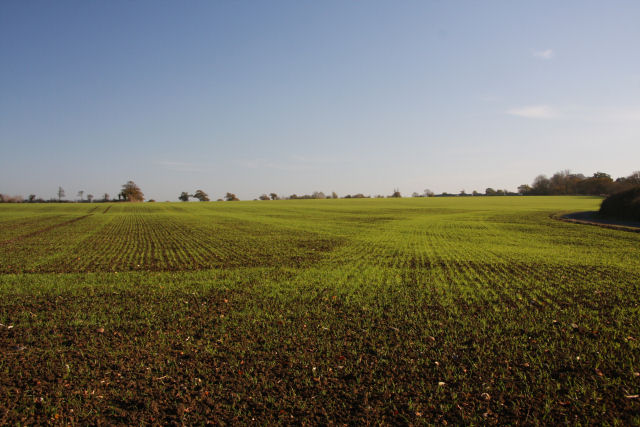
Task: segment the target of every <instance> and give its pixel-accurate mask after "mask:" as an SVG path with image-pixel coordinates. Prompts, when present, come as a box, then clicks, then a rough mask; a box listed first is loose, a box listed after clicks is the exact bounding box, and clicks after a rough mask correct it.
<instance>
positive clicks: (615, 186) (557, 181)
mask: <svg viewBox="0 0 640 427" xmlns="http://www.w3.org/2000/svg"><path fill="white" fill-rule="evenodd" d="M635 187H640V171H636V172H633V173H632V174H631V175H629V176H626V177H620V178H617V179H615V180H614V179H613V178H611V175H609V174H607V173H604V172H596V173H594V174H593V176H590V177H586V176H584V175H583V174H581V173H571V171H569V170H564V171H561V172H556V173H555V174H553V176H551V178H547V176H546V175H538V176H537V177H536V178H535V179H534V180H533V183H532V184H531V185H528V184H523V185H521V186H519V187H518V191H517V192H513V191H509V190H504V189H503V190H496V189H493V188H486V189H485V191H484V193H480V192H478V191H475V190H474V191H472V192H471V193H467V192H466V191H465V190H461V191H460V192H459V193H457V194H452V193H447V192H443V193H440V194H435V193H434V192H433V191H431V190H429V189H426V190H424V191H423V192H422V193H418V192H414V193H413V194H412V195H411V197H461V196H462V197H465V196H533V195H540V196H549V195H595V196H606V195H609V194H614V193H618V192H621V191H626V190H629V189H631V188H635ZM84 193H85V192H84V191H82V190H81V191H78V198H79V199H78V200H74V201H73V202H80V203H92V202H118V201H122V202H141V201H143V200H144V194H143V193H142V191H141V190H140V188H139V187H138V186H137V185H136V184H135V183H134V182H133V181H128V182H127V183H126V184H124V185H123V186H122V190H121V191H120V192H119V193H118V198H117V199H111V198H110V197H109V194H103V195H102V197H101V198H96V197H94V196H93V195H92V194H87V195H86V197H85V196H84ZM57 194H58V198H57V199H55V198H51V199H48V200H44V199H42V198H38V197H36V195H35V194H30V195H29V196H28V197H27V198H26V199H25V198H23V197H22V196H8V195H6V194H1V193H0V203H23V202H26V203H68V202H72V201H69V200H65V199H63V197H64V196H65V191H64V189H63V188H62V187H58V193H57ZM385 197H391V198H400V197H402V193H400V190H399V189H394V190H393V193H392V194H390V195H388V196H384V195H382V194H377V195H375V196H372V195H366V196H365V195H364V194H362V193H356V194H347V195H345V196H342V197H339V196H338V194H336V192H335V191H334V192H332V193H331V194H325V193H323V192H322V191H314V192H313V193H311V194H303V195H297V194H291V195H290V196H279V195H278V194H277V193H269V195H267V194H262V195H260V196H259V197H258V198H257V199H255V200H281V199H288V200H299V199H339V198H342V199H365V198H385ZM190 198H195V199H198V200H200V201H201V202H208V201H209V200H210V199H209V196H208V194H207V193H205V192H204V191H203V190H196V191H195V192H194V194H189V192H187V191H183V192H182V193H181V194H180V195H179V196H178V200H181V201H184V202H187V201H189V199H190ZM217 200H218V201H228V202H234V201H238V200H240V199H238V197H236V195H235V194H233V193H226V195H225V196H224V199H222V198H220V199H217ZM148 201H149V202H154V201H155V200H153V199H150V200H148Z"/></svg>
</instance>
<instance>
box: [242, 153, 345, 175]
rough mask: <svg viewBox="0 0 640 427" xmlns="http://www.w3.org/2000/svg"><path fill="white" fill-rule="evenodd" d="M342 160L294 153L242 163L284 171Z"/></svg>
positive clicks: (299, 169) (315, 166) (317, 167)
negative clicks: (276, 158) (283, 157)
mask: <svg viewBox="0 0 640 427" xmlns="http://www.w3.org/2000/svg"><path fill="white" fill-rule="evenodd" d="M339 162H342V161H341V160H336V159H329V158H323V157H304V156H299V155H296V154H292V155H290V156H288V157H287V158H285V159H282V160H276V161H274V160H270V159H264V158H257V159H249V160H245V161H243V162H242V165H243V166H244V167H246V168H249V169H275V170H282V171H311V170H317V169H320V168H323V167H325V166H326V165H329V164H333V163H339Z"/></svg>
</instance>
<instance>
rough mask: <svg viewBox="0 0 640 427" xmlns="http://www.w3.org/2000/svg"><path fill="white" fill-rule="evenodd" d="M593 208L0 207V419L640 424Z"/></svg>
mask: <svg viewBox="0 0 640 427" xmlns="http://www.w3.org/2000/svg"><path fill="white" fill-rule="evenodd" d="M599 202H600V199H597V198H583V197H529V198H518V197H494V198H488V197H481V198H446V199H444V198H442V199H438V198H436V199H402V200H389V199H383V200H322V201H308V200H304V201H277V202H271V201H269V202H241V203H197V204H196V203H190V204H175V203H174V204H163V203H155V204H113V205H110V206H111V208H109V209H108V210H107V211H106V212H105V210H106V207H107V206H109V205H104V204H100V205H97V204H96V205H86V204H83V205H46V206H41V205H15V206H1V205H0V225H6V226H7V227H0V242H2V243H0V260H1V262H0V271H1V272H2V274H1V275H0V295H1V296H2V297H1V298H0V323H1V324H2V326H0V347H1V348H3V349H5V350H4V351H3V354H2V357H1V358H0V391H1V393H0V408H5V409H0V423H29V424H31V423H44V422H53V423H60V424H68V423H78V424H87V423H88V424H95V423H97V422H105V423H109V424H111V423H125V424H131V423H139V422H145V423H203V422H205V421H207V420H208V421H212V422H218V423H219V422H223V421H225V422H243V423H246V422H250V421H252V420H255V421H257V422H260V423H267V422H273V421H275V422H279V423H290V422H293V421H302V420H304V421H305V422H309V423H335V422H350V423H354V424H356V423H364V422H375V423H380V422H382V423H422V422H425V423H435V422H443V421H447V422H449V423H456V424H462V423H465V424H467V423H469V424H471V423H481V422H489V423H501V424H503V423H531V424H533V423H548V424H551V423H553V424H555V423H572V424H575V423H580V424H588V423H593V422H594V421H595V422H598V423H609V424H616V423H618V424H638V423H640V417H639V415H638V414H639V413H640V401H639V399H638V398H636V397H633V396H635V395H637V394H639V393H640V375H638V372H639V371H640V328H639V327H638V325H639V324H640V308H639V306H638V301H639V297H640V252H639V251H638V247H639V245H638V244H639V243H640V235H638V234H637V233H625V232H622V231H616V230H609V229H604V228H599V227H592V226H582V225H579V224H571V223H565V222H560V221H556V220H553V219H551V218H550V215H552V214H554V213H557V212H560V211H581V210H596V209H597V207H598V205H599ZM96 206H98V209H94V208H95V207H96ZM92 209H93V210H92ZM78 218H79V219H78ZM8 228H10V229H11V230H10V231H9V230H8ZM3 411H4V412H3Z"/></svg>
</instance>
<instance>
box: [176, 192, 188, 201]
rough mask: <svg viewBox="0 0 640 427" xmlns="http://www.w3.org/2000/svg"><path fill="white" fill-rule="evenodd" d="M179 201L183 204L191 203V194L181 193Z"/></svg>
mask: <svg viewBox="0 0 640 427" xmlns="http://www.w3.org/2000/svg"><path fill="white" fill-rule="evenodd" d="M178 200H181V201H183V202H188V201H189V193H187V192H186V191H183V192H182V193H180V195H179V196H178Z"/></svg>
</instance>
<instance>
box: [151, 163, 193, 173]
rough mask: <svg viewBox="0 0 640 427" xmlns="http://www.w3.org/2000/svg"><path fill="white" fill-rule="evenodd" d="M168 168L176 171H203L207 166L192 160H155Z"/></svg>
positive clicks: (159, 164)
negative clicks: (191, 161)
mask: <svg viewBox="0 0 640 427" xmlns="http://www.w3.org/2000/svg"><path fill="white" fill-rule="evenodd" d="M154 163H155V164H156V165H158V166H161V167H163V168H165V169H167V170H170V171H174V172H203V171H205V168H204V167H202V166H200V165H197V164H195V163H190V162H176V161H172V160H159V161H156V162H154Z"/></svg>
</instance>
